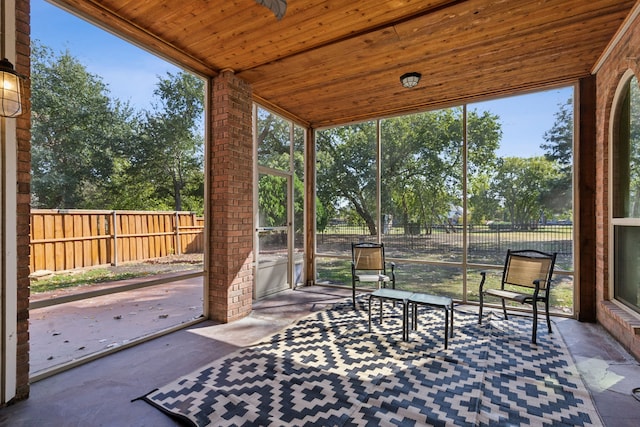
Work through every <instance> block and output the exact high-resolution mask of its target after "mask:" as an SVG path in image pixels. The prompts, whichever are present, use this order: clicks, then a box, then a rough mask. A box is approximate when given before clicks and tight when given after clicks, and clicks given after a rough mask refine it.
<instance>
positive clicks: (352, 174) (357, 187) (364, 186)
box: [316, 122, 377, 235]
mask: <svg viewBox="0 0 640 427" xmlns="http://www.w3.org/2000/svg"><path fill="white" fill-rule="evenodd" d="M316 144H317V151H318V153H317V159H316V160H317V172H316V173H317V181H316V182H317V189H316V192H317V195H318V197H319V198H320V200H322V204H323V205H324V206H325V209H326V207H327V206H330V205H333V206H334V208H338V207H340V208H343V209H345V208H347V209H346V211H348V210H353V211H354V212H355V213H356V215H357V217H358V218H361V219H362V221H363V223H364V224H365V225H366V226H367V228H368V229H369V232H370V233H371V234H372V235H373V234H376V221H375V212H376V175H377V174H376V170H377V165H376V155H375V153H376V151H375V150H376V126H375V123H373V122H365V123H359V124H354V125H350V126H343V127H338V128H333V129H329V130H326V131H323V132H319V133H318V135H317V138H316Z"/></svg>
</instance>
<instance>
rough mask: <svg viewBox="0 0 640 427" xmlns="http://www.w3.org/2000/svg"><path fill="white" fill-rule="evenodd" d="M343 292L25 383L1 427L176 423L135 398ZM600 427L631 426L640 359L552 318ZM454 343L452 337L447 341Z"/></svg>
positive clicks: (299, 300)
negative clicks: (26, 390) (23, 396)
mask: <svg viewBox="0 0 640 427" xmlns="http://www.w3.org/2000/svg"><path fill="white" fill-rule="evenodd" d="M349 295H350V290H348V289H333V288H320V287H309V288H302V289H300V290H295V291H287V292H284V293H281V294H279V295H277V296H275V297H271V298H268V299H265V300H262V301H259V302H257V303H256V304H255V305H254V311H253V313H252V314H251V315H250V316H248V317H246V318H244V319H241V320H238V321H236V322H233V323H229V324H224V325H218V324H215V323H213V322H211V321H204V322H202V323H199V324H197V325H195V326H192V327H189V328H186V329H183V330H180V331H178V332H174V333H172V334H169V335H166V336H164V337H160V338H156V339H154V340H152V341H148V342H146V343H143V344H140V345H138V346H135V347H132V348H128V349H125V350H122V351H120V352H118V353H114V354H111V355H109V356H107V357H104V358H101V359H99V360H95V361H93V362H90V363H88V364H86V365H83V366H79V367H76V368H73V369H71V370H69V371H66V372H63V373H60V374H57V375H55V376H52V377H50V378H46V379H44V380H41V381H38V382H36V383H34V384H32V386H31V395H30V397H29V399H27V400H25V401H22V402H17V403H15V404H14V405H11V406H8V407H6V408H2V409H0V425H1V426H12V427H13V426H16V427H19V426H34V427H35V426H55V427H64V426H83V427H87V426H89V427H92V426H118V427H127V426H137V427H141V426H153V427H163V426H177V425H180V424H179V423H177V422H176V421H174V420H172V419H171V418H170V417H168V416H166V415H164V414H163V413H161V412H160V411H158V410H157V409H155V408H153V407H151V406H150V405H149V404H147V403H145V402H143V401H140V400H136V401H132V399H135V398H136V397H140V396H142V395H144V394H146V393H147V392H149V391H151V390H153V389H154V388H156V387H159V386H161V385H164V384H165V383H167V382H169V381H172V380H174V379H176V378H177V377H179V376H181V375H184V374H187V373H189V372H191V371H193V370H195V369H196V368H198V367H200V366H202V365H204V364H205V363H208V362H210V361H212V360H215V359H218V358H221V357H223V356H225V355H226V354H228V353H230V352H232V351H234V350H237V349H239V348H241V347H243V346H247V345H250V344H252V343H254V342H256V341H258V340H260V339H261V338H263V337H265V336H267V335H269V334H271V333H273V332H276V331H278V330H280V329H282V328H283V327H285V326H286V325H288V324H289V323H290V322H292V321H294V320H296V319H297V318H300V317H302V316H304V315H306V314H308V313H310V312H312V311H317V310H322V309H324V308H326V307H327V306H328V305H330V304H333V303H334V302H336V301H338V300H340V299H343V298H344V297H348V296H349ZM554 320H555V323H556V325H557V329H558V330H559V332H560V333H561V334H562V336H563V337H564V339H565V340H566V342H567V344H568V346H569V348H570V350H571V352H572V354H573V356H574V358H575V360H576V362H577V364H578V367H579V369H580V371H581V373H582V374H583V378H584V379H585V382H586V383H587V385H588V386H589V388H590V389H591V391H592V394H593V398H594V401H595V403H596V406H597V408H598V410H599V412H600V414H601V415H602V418H603V421H604V423H605V425H606V426H615V427H624V426H634V427H635V426H638V420H640V401H638V400H636V399H635V398H634V397H633V396H632V394H631V391H632V390H633V389H634V388H635V387H640V364H639V363H638V361H636V360H635V359H634V358H633V357H631V356H630V355H629V354H627V353H626V352H625V351H624V349H622V348H621V347H620V345H619V344H618V343H617V342H616V341H615V340H613V339H612V338H611V337H610V336H609V335H608V334H607V333H606V332H605V331H604V330H603V329H602V328H601V327H600V326H599V325H593V324H583V323H579V322H576V321H574V320H571V319H557V318H556V319H554ZM454 340H455V338H454Z"/></svg>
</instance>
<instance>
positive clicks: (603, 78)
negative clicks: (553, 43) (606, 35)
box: [595, 19, 640, 359]
mask: <svg viewBox="0 0 640 427" xmlns="http://www.w3.org/2000/svg"><path fill="white" fill-rule="evenodd" d="M638 61H640V19H636V20H635V21H634V22H632V23H631V26H630V27H629V29H628V30H627V31H626V33H625V34H624V35H623V36H622V38H621V39H620V40H619V41H618V42H617V44H616V45H615V48H614V49H613V50H612V52H611V53H610V55H609V56H608V57H607V59H606V60H605V62H604V63H603V65H602V66H601V67H600V69H599V70H597V76H596V80H597V99H598V101H597V118H596V120H597V146H596V227H597V228H596V257H595V261H596V292H597V295H596V298H597V302H598V303H597V318H598V321H599V322H600V323H601V324H602V325H603V326H604V327H605V328H606V329H607V330H608V331H609V332H610V333H611V334H612V335H613V336H614V337H616V339H617V340H618V341H620V342H621V343H622V344H623V345H624V346H625V347H626V348H627V349H628V350H629V351H630V352H631V353H632V354H633V355H634V356H635V357H636V358H638V359H640V336H639V335H637V334H636V331H638V332H639V333H640V316H639V315H636V314H633V313H631V312H629V311H628V310H626V309H623V308H622V307H620V306H619V305H617V304H615V303H614V302H612V301H611V299H610V286H611V284H610V283H609V262H610V260H609V204H608V198H609V149H610V144H611V141H610V135H609V133H610V126H611V123H610V119H611V111H612V107H613V102H614V96H615V93H616V89H617V88H618V85H619V84H620V79H621V77H622V76H623V75H624V73H625V72H626V71H627V70H632V71H633V72H634V73H635V75H636V76H637V77H638V78H640V66H639V64H638Z"/></svg>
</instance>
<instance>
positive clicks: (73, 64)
mask: <svg viewBox="0 0 640 427" xmlns="http://www.w3.org/2000/svg"><path fill="white" fill-rule="evenodd" d="M31 65H32V73H31V89H32V97H31V100H32V102H31V110H32V125H31V153H32V195H33V196H32V199H33V201H32V205H33V206H34V207H40V208H59V209H62V208H103V207H104V206H102V205H101V203H102V200H103V194H104V188H105V187H106V186H108V185H109V183H110V181H111V179H112V176H113V173H114V170H115V169H116V168H117V166H116V164H117V162H118V158H119V147H121V146H122V145H123V144H124V141H127V140H128V139H130V138H131V137H132V135H133V128H134V126H135V117H134V115H133V111H132V109H131V108H130V107H129V106H128V105H127V104H122V103H120V102H118V101H112V100H111V99H110V98H109V96H108V95H109V91H108V89H107V87H106V85H105V84H104V83H103V82H102V80H101V78H100V77H99V76H96V75H93V74H91V73H89V72H88V71H87V70H86V68H85V67H84V66H83V65H82V64H80V62H78V60H77V59H75V58H73V57H72V56H71V55H70V54H69V52H64V53H62V54H60V55H59V56H56V55H54V54H53V52H52V51H51V50H50V49H48V48H46V47H44V46H41V45H39V44H38V43H34V45H33V47H32V63H31Z"/></svg>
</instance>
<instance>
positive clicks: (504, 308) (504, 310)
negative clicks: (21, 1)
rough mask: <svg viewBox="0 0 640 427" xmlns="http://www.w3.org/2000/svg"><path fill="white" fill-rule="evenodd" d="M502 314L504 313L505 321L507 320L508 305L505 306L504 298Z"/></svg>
mask: <svg viewBox="0 0 640 427" xmlns="http://www.w3.org/2000/svg"><path fill="white" fill-rule="evenodd" d="M502 312H503V313H504V320H507V319H508V317H507V304H505V302H504V298H503V299H502Z"/></svg>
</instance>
